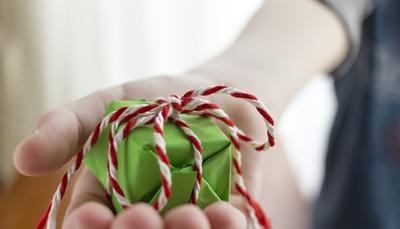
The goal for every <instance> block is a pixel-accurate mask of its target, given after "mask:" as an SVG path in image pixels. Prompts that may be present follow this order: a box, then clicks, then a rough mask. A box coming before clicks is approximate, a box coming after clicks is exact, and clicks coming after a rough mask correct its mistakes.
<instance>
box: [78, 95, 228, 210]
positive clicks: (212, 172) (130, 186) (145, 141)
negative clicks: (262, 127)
mask: <svg viewBox="0 0 400 229" xmlns="http://www.w3.org/2000/svg"><path fill="white" fill-rule="evenodd" d="M143 103H145V102H144V101H113V102H112V103H111V104H110V105H109V107H108V111H107V114H109V113H111V112H112V111H116V110H118V109H119V108H121V107H132V106H133V105H138V104H143ZM182 119H183V120H184V121H185V122H186V123H187V124H188V125H189V127H190V128H191V129H192V130H193V132H194V133H195V134H196V135H197V136H198V138H199V140H200V142H201V145H202V150H203V154H202V156H203V163H202V165H203V169H202V170H203V171H202V185H201V189H200V192H199V197H198V201H197V205H198V206H200V207H201V208H204V207H206V206H207V205H209V204H211V203H213V202H216V201H219V200H224V201H228V200H229V194H230V189H231V182H230V180H231V142H230V140H229V139H228V138H227V137H226V136H225V135H224V134H223V133H222V131H221V130H220V129H219V128H218V127H217V126H216V125H215V124H214V123H213V122H212V121H211V120H210V119H209V118H204V117H199V116H193V115H182ZM120 128H121V127H120ZM164 137H165V142H166V149H167V153H168V157H169V160H170V168H171V174H172V187H171V188H172V189H171V197H170V198H169V200H168V203H167V205H166V206H165V207H164V208H163V209H162V213H163V212H166V211H168V210H169V209H171V208H173V207H175V206H178V205H182V204H187V203H191V197H192V192H193V188H194V185H195V182H196V171H195V169H194V156H193V148H192V145H191V143H190V141H189V140H188V138H187V136H186V135H185V133H184V132H183V131H182V130H181V128H180V127H179V126H178V125H177V124H175V123H173V122H168V123H166V124H165V126H164ZM154 148H155V145H154V138H153V129H152V127H151V125H146V126H142V127H139V128H137V129H135V130H133V131H132V132H131V134H130V135H129V136H128V137H127V138H126V139H124V140H123V141H121V142H120V144H119V147H118V153H117V157H118V178H119V183H120V186H121V188H122V189H123V190H125V196H126V198H127V199H128V200H129V202H131V203H137V202H146V203H152V204H154V202H155V201H156V200H157V198H156V197H157V196H158V195H159V193H160V191H161V181H160V176H161V174H160V171H159V170H158V169H155V168H158V164H157V153H156V152H154ZM107 155H108V131H107V130H106V131H104V132H103V134H102V135H101V136H100V137H99V140H98V142H97V144H96V145H95V146H93V148H92V149H91V151H90V152H89V153H88V155H87V156H86V158H85V160H84V164H85V166H86V167H87V168H89V169H90V171H92V173H93V174H95V176H96V177H97V178H98V179H99V180H100V182H101V183H102V184H103V185H104V187H106V180H107V179H106V178H107V170H106V168H107ZM112 200H113V201H112V202H113V206H114V208H115V209H116V210H117V211H121V210H122V207H121V205H120V204H119V203H118V201H117V200H116V198H115V196H113V197H112Z"/></svg>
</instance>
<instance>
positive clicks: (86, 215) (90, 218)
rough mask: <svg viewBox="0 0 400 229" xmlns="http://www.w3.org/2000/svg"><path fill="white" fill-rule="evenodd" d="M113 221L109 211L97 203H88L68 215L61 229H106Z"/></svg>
mask: <svg viewBox="0 0 400 229" xmlns="http://www.w3.org/2000/svg"><path fill="white" fill-rule="evenodd" d="M113 219H114V215H113V213H112V212H111V210H110V209H108V208H107V207H106V206H104V205H102V204H100V203H97V202H88V203H85V204H83V205H81V206H80V207H78V208H77V209H75V210H74V211H73V212H71V214H70V215H68V216H67V217H66V218H65V220H64V224H63V227H62V228H63V229H108V228H110V226H111V224H112V222H113Z"/></svg>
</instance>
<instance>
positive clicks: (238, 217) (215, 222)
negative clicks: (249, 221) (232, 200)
mask: <svg viewBox="0 0 400 229" xmlns="http://www.w3.org/2000/svg"><path fill="white" fill-rule="evenodd" d="M204 214H205V215H206V216H207V218H208V221H209V222H210V225H211V228H212V229H219V228H226V229H245V228H246V219H245V216H244V215H243V213H242V212H240V211H239V210H238V209H236V208H235V207H233V206H232V205H230V204H228V203H226V202H218V203H215V204H212V205H210V206H208V207H207V208H205V209H204Z"/></svg>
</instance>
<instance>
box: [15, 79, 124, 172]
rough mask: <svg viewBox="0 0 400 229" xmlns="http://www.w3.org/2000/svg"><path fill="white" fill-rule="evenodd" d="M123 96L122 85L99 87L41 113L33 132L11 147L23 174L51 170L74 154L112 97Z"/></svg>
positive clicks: (17, 165)
mask: <svg viewBox="0 0 400 229" xmlns="http://www.w3.org/2000/svg"><path fill="white" fill-rule="evenodd" d="M123 97H124V89H123V86H118V87H114V88H110V89H106V90H102V91H99V92H96V93H94V94H91V95H89V96H87V97H85V98H82V99H80V100H78V101H75V102H72V103H70V104H67V105H65V106H63V107H61V108H58V109H55V110H53V111H50V112H48V113H47V114H45V115H43V116H42V117H41V118H40V119H39V123H38V126H37V128H36V130H35V131H34V133H33V134H32V135H30V136H28V137H26V138H25V139H24V140H23V141H22V142H21V143H20V144H19V145H18V146H17V148H16V149H15V152H14V163H15V166H16V168H17V169H18V170H19V171H20V172H21V173H23V174H25V175H41V174H44V173H46V172H49V171H52V170H55V169H57V168H59V167H60V166H62V165H63V164H64V163H66V162H67V161H68V160H69V159H70V158H71V157H72V156H74V155H75V152H76V150H77V148H78V147H79V146H80V145H82V144H83V142H84V141H85V140H86V139H87V137H88V136H89V134H90V132H91V131H92V130H93V129H94V127H95V125H96V124H97V123H98V122H99V121H100V120H101V119H102V117H103V115H104V112H105V109H106V106H107V105H108V103H110V102H111V101H112V100H115V99H122V98H123Z"/></svg>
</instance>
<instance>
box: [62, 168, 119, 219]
mask: <svg viewBox="0 0 400 229" xmlns="http://www.w3.org/2000/svg"><path fill="white" fill-rule="evenodd" d="M88 202H97V203H99V204H101V205H104V206H106V207H107V208H109V209H112V206H111V204H110V203H109V201H108V200H107V198H106V195H105V189H104V187H103V186H102V185H101V183H100V182H99V181H98V180H97V178H96V177H95V176H94V175H93V174H92V173H91V172H90V171H89V170H87V169H84V170H83V171H82V173H81V174H80V176H79V178H78V180H77V181H76V184H75V186H74V192H73V193H72V195H71V200H70V203H69V206H68V209H67V212H66V215H69V214H72V213H73V212H74V211H75V210H76V209H78V208H79V207H80V206H82V205H84V204H86V203H88Z"/></svg>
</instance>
